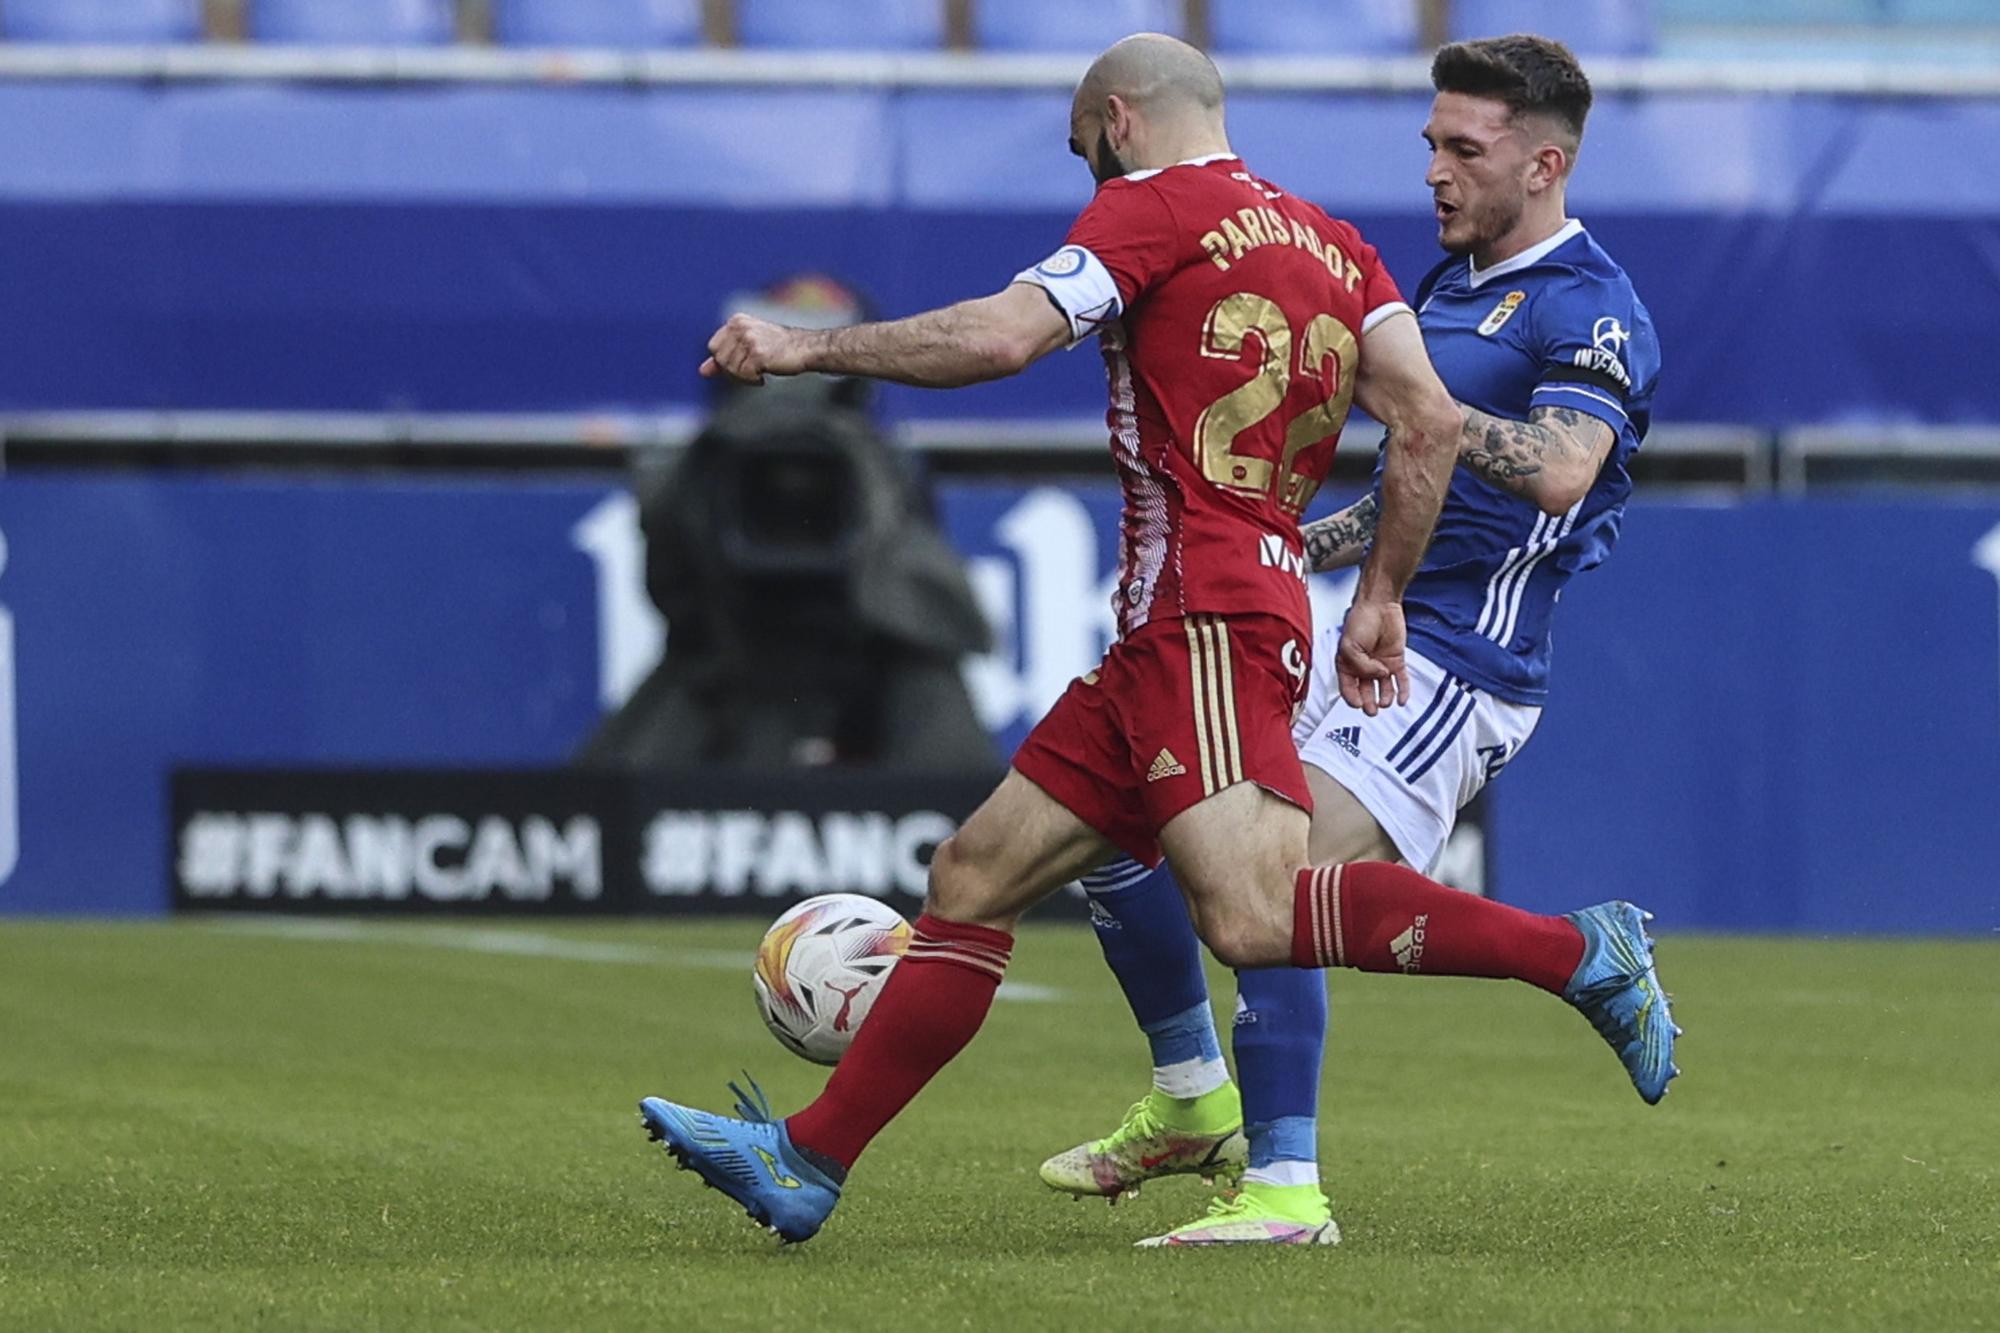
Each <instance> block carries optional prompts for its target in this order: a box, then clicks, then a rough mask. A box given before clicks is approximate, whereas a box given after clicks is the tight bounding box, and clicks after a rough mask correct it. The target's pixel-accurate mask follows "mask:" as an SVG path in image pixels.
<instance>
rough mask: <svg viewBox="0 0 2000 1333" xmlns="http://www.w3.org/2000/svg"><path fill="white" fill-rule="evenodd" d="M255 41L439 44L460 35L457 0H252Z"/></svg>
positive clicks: (249, 23) (248, 14)
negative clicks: (454, 13) (455, 8)
mask: <svg viewBox="0 0 2000 1333" xmlns="http://www.w3.org/2000/svg"><path fill="white" fill-rule="evenodd" d="M243 21H244V27H245V29H246V30H247V31H248V33H249V35H250V38H251V40H253V41H259V42H282V43H287V44H296V45H300V46H439V45H443V44H444V43H447V42H450V41H453V40H455V39H456V38H457V36H458V33H457V25H456V24H455V22H454V21H453V17H452V0H247V3H246V5H245V7H244V15H243Z"/></svg>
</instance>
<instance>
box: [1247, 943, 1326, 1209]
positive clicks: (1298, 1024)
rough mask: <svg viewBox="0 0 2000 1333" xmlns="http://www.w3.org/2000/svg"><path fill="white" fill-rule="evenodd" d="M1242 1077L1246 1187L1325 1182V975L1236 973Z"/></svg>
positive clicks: (1282, 970) (1284, 970)
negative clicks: (1251, 1184) (1251, 1182)
mask: <svg viewBox="0 0 2000 1333" xmlns="http://www.w3.org/2000/svg"><path fill="white" fill-rule="evenodd" d="M1236 986H1237V992H1236V1027H1235V1032H1234V1034H1233V1035H1232V1036H1231V1037H1230V1044H1231V1045H1232V1046H1234V1047H1235V1048H1236V1076H1237V1078H1238V1080H1239V1081H1240V1082H1241V1084H1242V1087H1243V1121H1244V1124H1243V1132H1244V1134H1245V1135H1247V1136H1248V1137H1249V1140H1250V1170H1249V1171H1248V1172H1247V1173H1246V1174H1245V1176H1244V1179H1246V1180H1261V1181H1264V1182H1265V1183H1267V1184H1272V1185H1305V1184H1313V1183H1317V1182H1318V1180H1319V1071H1320V1061H1321V1059H1322V1057H1323V1056H1324V1054H1325V1051H1326V973H1324V972H1321V971H1317V970H1310V971H1309V970H1307V969H1304V968H1297V967H1266V968H1257V969H1254V970H1250V971H1243V972H1238V973H1237V974H1236Z"/></svg>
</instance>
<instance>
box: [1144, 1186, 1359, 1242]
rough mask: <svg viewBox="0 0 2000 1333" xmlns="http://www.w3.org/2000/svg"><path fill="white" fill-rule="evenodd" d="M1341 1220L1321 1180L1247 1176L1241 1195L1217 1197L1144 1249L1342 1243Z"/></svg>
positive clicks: (1153, 1239) (1149, 1237)
mask: <svg viewBox="0 0 2000 1333" xmlns="http://www.w3.org/2000/svg"><path fill="white" fill-rule="evenodd" d="M1338 1244H1340V1224H1339V1223H1337V1222H1335V1221H1334V1220H1333V1210H1332V1205H1331V1204H1329V1203H1328V1202H1327V1198H1326V1195H1324V1194H1322V1193H1320V1189H1319V1186H1317V1185H1267V1184H1265V1183H1264V1182H1262V1181H1259V1180H1249V1181H1245V1182H1244V1184H1243V1190H1242V1192H1241V1193H1239V1194H1235V1195H1231V1196H1226V1197H1224V1198H1220V1199H1216V1200H1215V1201H1214V1202H1212V1203H1210V1204H1209V1205H1208V1211H1207V1212H1206V1213H1204V1214H1202V1215H1201V1216H1200V1217H1197V1218H1196V1219H1195V1220H1194V1221H1192V1222H1189V1223H1187V1224H1186V1225H1184V1226H1178V1227H1175V1228H1174V1229H1173V1230H1172V1231H1169V1232H1167V1233H1166V1234H1164V1235H1160V1236H1148V1237H1147V1238H1146V1239H1145V1240H1142V1241H1140V1242H1139V1246H1140V1247H1141V1248H1152V1247H1155V1246H1169V1245H1338Z"/></svg>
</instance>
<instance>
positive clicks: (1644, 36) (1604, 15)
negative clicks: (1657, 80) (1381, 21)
mask: <svg viewBox="0 0 2000 1333" xmlns="http://www.w3.org/2000/svg"><path fill="white" fill-rule="evenodd" d="M1510 32H1534V33H1540V34H1542V35H1543V36H1547V37H1554V38H1556V39H1557V40H1559V41H1561V42H1564V43H1566V44H1567V45H1568V46H1569V48H1570V49H1571V50H1573V51H1575V52H1576V53H1577V54H1578V55H1580V56H1642V55H1647V54H1650V53H1651V52H1652V50H1653V49H1654V38H1655V33H1654V30H1653V7H1652V5H1651V3H1649V0H1454V2H1453V4H1452V7H1451V35H1452V37H1453V39H1454V40H1459V41H1463V40H1465V39H1467V38H1471V37H1499V36H1503V35H1504V34H1506V33H1510Z"/></svg>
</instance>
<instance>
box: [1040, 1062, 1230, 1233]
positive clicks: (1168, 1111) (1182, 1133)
mask: <svg viewBox="0 0 2000 1333" xmlns="http://www.w3.org/2000/svg"><path fill="white" fill-rule="evenodd" d="M1249 1159H1250V1145H1249V1144H1248V1143H1247V1142H1246V1141H1245V1140H1244V1138H1243V1099H1242V1097H1241V1096H1240V1095H1239V1094H1238V1093H1237V1091H1236V1085H1235V1084H1234V1083H1225V1084H1223V1085H1222V1086H1221V1087H1219V1088H1217V1089H1215V1090H1214V1091H1213V1092H1206V1093H1203V1094H1202V1095H1201V1096H1199V1097H1191V1098H1188V1099H1185V1100H1183V1099H1181V1098H1178V1097H1169V1096H1167V1095H1166V1094H1165V1093H1163V1092H1161V1091H1159V1090H1158V1089H1157V1088H1156V1089H1154V1090H1153V1091H1152V1092H1149V1093H1147V1094H1146V1095H1145V1096H1144V1097H1142V1098H1140V1099H1139V1100H1138V1101H1136V1102H1134V1103H1133V1104H1132V1109H1131V1110H1129V1111H1127V1112H1126V1113H1125V1119H1124V1121H1123V1122H1122V1123H1121V1124H1120V1125H1119V1126H1118V1128H1117V1129H1114V1130H1112V1131H1111V1133H1110V1134H1109V1135H1107V1136H1105V1137H1104V1138H1101V1139H1097V1140H1096V1141H1094V1142H1091V1143H1084V1144H1079V1145H1078V1146H1077V1147H1074V1148H1071V1149H1070V1150H1069V1151H1068V1152H1064V1153H1057V1154H1056V1155H1055V1156H1054V1157H1051V1158H1049V1160H1048V1161H1046V1162H1043V1163H1042V1183H1043V1184H1045V1185H1047V1186H1048V1187H1049V1188H1050V1189H1053V1190H1061V1191H1062V1192H1064V1193H1065V1194H1071V1195H1074V1196H1076V1197H1077V1198H1079V1199H1081V1198H1084V1197H1085V1196H1088V1195H1095V1196H1097V1197H1099V1198H1106V1199H1109V1200H1110V1201H1111V1202H1112V1203H1114V1204H1115V1203H1117V1202H1118V1200H1120V1199H1121V1198H1125V1197H1127V1196H1129V1195H1136V1194H1137V1193H1138V1192H1139V1185H1140V1183H1141V1182H1143V1181H1148V1180H1153V1179H1155V1178H1157V1177H1159V1176H1189V1175H1193V1176H1200V1177H1201V1178H1202V1179H1203V1180H1205V1181H1209V1182H1213V1181H1215V1180H1218V1179H1222V1180H1234V1179H1236V1178H1237V1177H1238V1176H1240V1175H1242V1174H1243V1168H1244V1166H1245V1165H1246V1164H1247V1163H1248V1162H1249Z"/></svg>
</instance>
